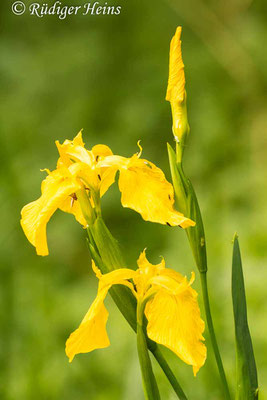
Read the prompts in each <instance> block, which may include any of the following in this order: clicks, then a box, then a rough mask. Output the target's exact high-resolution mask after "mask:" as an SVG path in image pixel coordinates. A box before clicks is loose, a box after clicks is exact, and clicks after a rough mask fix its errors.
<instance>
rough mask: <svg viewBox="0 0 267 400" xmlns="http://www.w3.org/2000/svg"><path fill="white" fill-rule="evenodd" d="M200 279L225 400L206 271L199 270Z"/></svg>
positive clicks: (224, 377) (224, 380) (221, 366)
mask: <svg viewBox="0 0 267 400" xmlns="http://www.w3.org/2000/svg"><path fill="white" fill-rule="evenodd" d="M200 279H201V287H202V296H203V301H204V308H205V313H206V320H207V324H208V329H209V334H210V339H211V344H212V348H213V352H214V355H215V358H216V362H217V366H218V370H219V374H220V377H221V381H222V384H223V389H224V396H225V398H226V399H227V400H230V399H231V397H230V391H229V387H228V384H227V380H226V376H225V372H224V368H223V363H222V359H221V355H220V351H219V347H218V343H217V340H216V336H215V331H214V327H213V322H212V317H211V311H210V301H209V292H208V284H207V272H201V273H200Z"/></svg>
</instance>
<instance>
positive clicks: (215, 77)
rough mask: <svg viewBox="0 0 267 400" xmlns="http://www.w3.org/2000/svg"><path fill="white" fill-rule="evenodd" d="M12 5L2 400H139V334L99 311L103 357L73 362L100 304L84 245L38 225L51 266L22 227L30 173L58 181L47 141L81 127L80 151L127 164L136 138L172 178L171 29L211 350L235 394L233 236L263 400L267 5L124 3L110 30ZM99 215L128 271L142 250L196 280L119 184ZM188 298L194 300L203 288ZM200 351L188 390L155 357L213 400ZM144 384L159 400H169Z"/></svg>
mask: <svg viewBox="0 0 267 400" xmlns="http://www.w3.org/2000/svg"><path fill="white" fill-rule="evenodd" d="M11 3H12V1H7V0H5V1H2V2H1V5H0V30H1V42H0V54H1V61H0V87H1V94H0V119H1V123H0V130H1V135H0V141H1V142H0V154H1V155H0V157H1V158H0V159H1V190H0V193H1V202H0V209H1V220H0V221H1V242H0V251H1V283H0V302H1V311H0V312H1V316H0V318H1V330H0V332H1V334H0V335H1V348H0V398H1V399H3V400H13V399H14V400H31V399H34V400H36V399H40V400H59V399H60V400H61V399H64V400H73V399H75V400H83V399H94V400H102V399H111V400H112V399H116V400H121V399H123V400H137V399H142V398H143V394H142V386H141V377H140V372H139V365H138V359H137V351H136V345H135V335H134V334H133V332H132V331H131V330H130V328H129V326H128V325H127V323H126V322H125V321H124V320H123V318H122V317H121V315H120V314H119V312H118V311H117V310H116V308H115V306H114V304H113V303H112V301H111V299H110V298H107V301H106V305H107V308H108V310H109V312H110V318H109V322H108V332H109V335H110V339H111V346H110V347H109V348H108V349H105V350H99V351H95V352H93V353H91V354H87V355H79V356H77V357H76V358H75V360H74V361H73V363H72V364H69V363H68V359H67V357H66V355H65V353H64V345H65V340H66V339H67V337H68V335H69V334H70V333H71V332H72V331H73V330H74V329H75V328H76V327H77V326H78V324H79V323H80V321H81V319H82V317H83V315H84V314H85V312H86V311H87V309H88V307H89V305H90V302H91V301H92V299H93V298H94V296H95V293H96V284H97V282H96V279H95V277H94V276H93V273H92V271H91V269H90V263H89V257H88V252H87V248H86V243H85V232H84V231H83V229H82V228H81V227H80V226H78V224H77V223H76V222H75V220H74V218H73V217H72V216H70V215H65V214H63V213H62V212H60V211H58V212H57V213H56V214H55V215H54V217H53V219H52V220H51V221H50V223H49V224H48V242H49V249H50V255H49V256H48V257H44V258H42V257H38V256H37V255H36V254H35V250H34V248H33V247H32V246H31V245H30V244H29V243H28V242H27V240H26V238H25V237H24V235H23V232H22V230H21V228H20V225H19V219H20V209H21V208H22V206H23V205H25V204H26V203H28V202H30V201H32V200H34V199H36V198H37V197H39V195H40V183H41V180H42V179H43V178H44V176H45V174H44V173H43V172H40V168H45V167H46V168H50V169H53V168H54V167H55V164H56V160H57V151H56V147H55V144H54V141H55V140H56V139H59V140H60V141H63V140H64V139H66V138H69V139H72V138H73V137H74V136H75V135H76V133H78V131H79V130H80V129H81V128H83V129H84V140H85V142H86V145H87V147H88V148H91V146H93V145H95V144H97V143H105V144H107V145H109V146H110V147H111V148H112V150H113V152H114V153H117V154H120V155H124V156H131V155H132V154H133V153H135V152H136V151H137V146H136V143H137V141H138V140H139V139H141V141H142V146H143V156H144V157H145V158H147V159H149V160H151V161H152V162H154V163H156V164H157V165H158V166H159V167H161V168H162V169H163V170H164V171H165V173H166V175H167V177H168V178H169V179H170V173H169V168H168V158H167V152H166V151H165V149H166V141H169V142H170V143H173V141H172V133H171V115H170V106H169V103H167V102H166V101H165V100H164V98H165V91H166V84H167V77H168V52H169V42H170V39H171V37H172V35H173V34H174V31H175V28H176V26H177V25H182V26H183V34H182V40H183V59H184V62H185V65H186V81H187V83H186V85H187V92H188V109H189V118H190V125H191V136H190V141H189V146H188V149H187V151H186V160H185V164H186V165H185V168H186V171H187V174H188V175H189V176H190V177H191V179H192V181H193V183H194V185H195V188H196V191H197V193H198V197H199V201H200V205H201V208H202V212H203V217H204V223H205V228H206V236H207V244H208V260H209V285H210V294H211V299H212V309H213V313H214V322H215V326H216V331H217V335H218V340H219V344H220V348H221V352H222V356H223V360H224V364H225V368H226V371H227V376H228V379H229V382H230V385H231V389H232V391H233V389H234V382H235V347H234V329H233V314H232V307H231V285H230V280H231V251H232V243H231V239H232V236H233V234H234V232H235V231H237V232H238V233H239V238H240V245H241V250H242V255H243V264H244V274H245V280H246V289H247V300H248V317H249V323H250V329H251V334H252V337H253V342H254V349H255V357H256V361H257V367H258V373H259V384H260V393H261V396H260V398H261V399H262V400H263V399H267V380H266V377H267V362H266V359H267V340H266V333H267V306H266V287H267V246H266V244H267V229H266V221H267V207H266V204H267V188H266V178H267V176H266V175H267V157H266V156H267V114H266V110H267V107H266V106H267V96H266V89H267V68H266V65H267V52H266V38H267V3H266V1H264V0H262V1H254V2H253V1H251V0H229V1H228V2H225V1H224V0H219V1H215V0H209V1H200V0H188V1H186V2H185V1H182V0H169V1H168V0H167V1H161V2H157V3H155V2H152V1H146V2H144V1H141V0H128V1H124V0H121V2H118V3H117V4H120V5H121V6H122V12H121V14H120V15H119V16H95V17H94V16H81V15H79V16H69V17H68V18H67V19H66V20H63V21H60V20H59V19H58V18H57V17H55V16H54V17H53V16H50V17H44V18H37V17H33V16H29V15H27V14H25V15H23V16H15V15H13V14H12V12H11ZM26 3H27V4H29V1H28V0H26ZM47 3H49V4H52V3H51V2H49V1H48V2H47ZM72 3H74V4H84V3H83V2H82V1H81V2H80V3H79V2H78V0H75V1H74V0H73V1H72ZM115 3H116V2H115V1H114V3H113V4H115ZM66 4H71V2H67V3H66ZM109 4H111V3H109ZM103 213H104V217H105V220H106V223H107V225H108V226H109V228H110V230H111V231H112V232H113V234H114V236H115V237H116V238H117V239H118V240H119V241H120V243H121V246H122V249H123V250H124V253H125V257H126V259H127V261H128V263H130V264H134V263H135V260H136V259H137V257H138V255H139V253H140V251H141V250H143V249H144V248H145V247H147V249H148V250H147V252H148V257H149V258H150V260H151V261H152V262H154V263H156V262H158V261H159V256H160V255H164V257H165V258H166V261H167V265H168V266H169V267H172V268H175V269H177V270H179V271H180V272H182V273H183V274H187V275H189V274H190V272H191V271H192V270H194V268H195V267H194V262H193V259H192V256H191V253H190V249H189V246H188V243H187V241H186V235H185V234H184V232H183V231H182V230H181V229H176V228H169V227H167V226H160V225H157V224H152V223H145V222H144V221H143V220H142V218H141V217H140V216H139V214H137V213H135V212H133V211H131V210H129V209H123V208H122V207H121V205H120V195H119V191H118V188H117V186H116V185H113V187H112V188H111V189H110V191H109V192H108V193H107V195H106V196H105V198H104V199H103ZM194 287H195V288H196V289H199V278H198V275H197V279H196V282H195V284H194ZM199 299H200V305H201V307H202V302H201V297H199ZM202 310H203V307H202ZM205 336H206V341H207V345H208V359H207V362H206V364H205V366H204V367H203V368H202V369H201V370H200V372H199V373H198V375H197V378H194V377H193V374H192V369H191V367H190V366H187V365H186V364H184V363H182V362H181V361H180V360H179V359H178V358H176V357H175V356H174V355H173V354H172V353H171V352H169V351H168V350H166V351H164V352H165V354H166V356H167V358H168V359H169V360H170V363H171V365H172V367H173V369H174V370H175V373H176V374H177V377H178V378H179V380H180V382H181V384H182V386H183V388H184V390H185V392H186V393H187V394H188V397H189V399H194V400H203V399H205V400H216V399H218V400H219V399H222V395H221V390H220V382H219V379H218V374H217V369H216V365H215V362H214V358H213V354H212V351H211V348H210V345H209V337H208V333H207V332H206V334H205ZM154 369H155V373H156V376H157V379H158V381H159V385H160V391H161V393H162V399H164V400H168V399H174V398H175V396H174V394H173V392H172V390H171V389H170V387H169V385H168V382H167V381H166V378H165V377H164V376H163V374H162V373H161V371H160V370H159V368H158V367H157V365H155V366H154Z"/></svg>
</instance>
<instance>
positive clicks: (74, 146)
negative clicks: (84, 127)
mask: <svg viewBox="0 0 267 400" xmlns="http://www.w3.org/2000/svg"><path fill="white" fill-rule="evenodd" d="M56 146H57V149H58V152H59V155H60V160H59V162H63V163H64V165H66V166H67V167H68V166H70V165H71V164H72V162H73V161H74V162H84V163H86V164H88V165H92V164H93V162H94V160H93V156H92V154H90V152H89V151H87V150H86V149H85V148H84V142H83V139H82V132H79V133H78V135H77V136H76V137H75V138H74V139H73V140H65V141H64V143H63V144H60V143H59V141H58V140H56Z"/></svg>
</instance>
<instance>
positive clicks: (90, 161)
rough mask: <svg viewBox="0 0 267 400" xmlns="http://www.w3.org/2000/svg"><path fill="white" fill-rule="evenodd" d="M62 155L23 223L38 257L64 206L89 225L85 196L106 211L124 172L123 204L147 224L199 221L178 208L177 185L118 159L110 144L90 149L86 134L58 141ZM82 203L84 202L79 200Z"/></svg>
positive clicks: (138, 162) (137, 162)
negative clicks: (104, 200)
mask: <svg viewBox="0 0 267 400" xmlns="http://www.w3.org/2000/svg"><path fill="white" fill-rule="evenodd" d="M56 145H57V148H58V151H59V155H60V157H59V160H58V162H57V168H56V169H55V170H54V171H52V172H50V171H49V170H46V171H47V172H48V176H47V177H46V179H45V180H44V181H43V182H42V185H41V197H40V198H39V199H38V200H36V201H33V202H31V203H29V204H27V205H26V206H25V207H23V209H22V211H21V217H22V218H21V225H22V228H23V230H24V233H25V235H26V236H27V238H28V240H29V241H30V243H32V244H33V245H34V246H35V247H36V251H37V254H39V255H47V254H48V247H47V238H46V225H47V223H48V221H49V219H50V218H51V216H52V215H53V213H54V212H55V211H56V210H57V209H58V208H59V209H61V210H63V211H65V212H68V213H71V214H73V215H74V216H75V218H76V220H77V221H78V222H79V223H81V224H82V225H83V226H84V227H86V226H87V225H88V219H87V218H86V217H87V216H86V212H85V210H84V209H82V208H81V204H80V201H79V200H80V198H81V196H82V195H83V196H84V195H86V196H88V198H89V200H90V204H91V206H92V207H93V208H94V207H96V206H97V205H98V206H99V207H100V205H99V204H98V203H99V199H100V197H101V196H103V195H104V193H105V192H106V191H107V190H108V188H109V187H110V185H112V183H113V182H114V180H115V175H116V172H117V171H118V170H119V171H120V177H119V188H120V191H121V193H122V197H121V202H122V205H123V206H124V207H129V208H132V209H134V210H135V211H137V212H139V213H140V214H141V215H142V217H143V218H144V219H145V220H147V221H152V222H158V223H161V224H168V225H172V226H175V225H180V226H182V227H183V228H187V227H188V226H194V225H195V223H194V222H193V221H191V220H190V219H188V218H186V217H185V216H184V215H183V214H181V213H179V212H178V211H176V210H175V209H174V193H173V187H172V185H171V184H170V183H169V182H168V181H167V180H166V178H165V176H164V173H163V172H162V171H161V170H160V169H159V168H157V167H156V166H155V165H154V164H152V163H150V162H148V161H147V160H144V159H141V158H140V155H141V152H140V153H139V154H135V155H134V156H133V157H131V158H124V157H120V156H115V155H113V153H112V151H111V150H110V148H109V147H108V146H105V145H97V146H94V147H93V148H92V150H91V151H88V150H86V148H85V147H84V143H83V140H82V134H81V132H80V133H79V134H78V135H77V136H76V137H75V138H74V139H73V140H72V141H70V140H65V141H64V143H63V144H60V143H59V142H56ZM77 200H78V201H77Z"/></svg>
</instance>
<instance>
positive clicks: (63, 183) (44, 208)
mask: <svg viewBox="0 0 267 400" xmlns="http://www.w3.org/2000/svg"><path fill="white" fill-rule="evenodd" d="M79 188H80V184H79V182H78V181H76V180H75V179H73V178H72V177H71V175H70V174H68V171H67V169H62V170H55V171H53V172H51V173H50V174H49V175H48V176H47V177H46V179H45V180H44V181H43V182H42V186H41V191H42V195H41V197H40V198H39V199H38V200H36V201H33V202H32V203H29V204H27V205H26V206H25V207H23V209H22V211H21V217H22V218H21V226H22V228H23V231H24V233H25V235H26V237H27V239H28V240H29V241H30V243H31V244H33V245H34V246H35V247H36V252H37V254H38V255H42V256H45V255H47V254H48V247H47V238H46V225H47V223H48V221H49V219H50V218H51V216H52V215H53V214H54V212H55V211H56V210H57V208H60V207H61V206H63V207H64V202H65V201H66V198H68V196H71V195H72V194H73V193H75V191H76V190H78V189H79Z"/></svg>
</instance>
